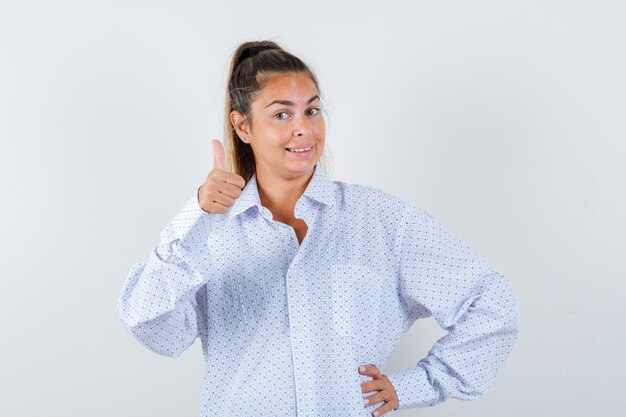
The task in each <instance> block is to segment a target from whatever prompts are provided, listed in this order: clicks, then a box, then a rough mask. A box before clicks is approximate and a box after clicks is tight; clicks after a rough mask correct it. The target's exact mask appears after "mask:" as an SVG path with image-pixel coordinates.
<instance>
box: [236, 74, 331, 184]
mask: <svg viewBox="0 0 626 417" xmlns="http://www.w3.org/2000/svg"><path fill="white" fill-rule="evenodd" d="M318 94H319V93H318V91H317V88H316V87H315V83H314V82H313V81H312V80H311V79H310V78H309V77H308V76H307V75H306V74H303V73H286V74H273V75H271V76H270V78H268V79H267V83H266V84H265V86H264V87H263V89H261V91H260V92H259V93H258V95H257V96H256V98H255V99H254V101H253V102H252V104H251V107H252V108H251V111H252V127H250V126H249V125H248V124H246V123H245V121H244V118H243V116H242V115H241V113H239V112H233V113H232V114H231V121H233V125H234V126H236V129H237V133H238V134H239V136H240V137H242V138H245V140H246V142H248V143H249V144H250V146H252V150H253V152H254V158H255V161H256V167H257V170H259V169H262V170H263V171H264V172H267V171H271V172H275V173H277V174H278V175H282V176H284V177H294V176H299V175H304V174H306V173H309V172H310V170H311V169H313V167H314V166H315V164H316V163H317V161H318V160H319V159H320V157H321V155H322V151H323V150H324V140H325V136H326V125H325V123H324V117H323V116H322V112H321V103H320V98H319V97H318ZM242 121H243V122H244V123H243V124H242V123H241V122H242ZM238 125H240V126H241V128H237V126H238ZM287 148H292V149H293V148H296V149H297V148H310V149H309V150H306V151H305V152H294V151H292V150H289V149H287ZM299 150H302V149H299Z"/></svg>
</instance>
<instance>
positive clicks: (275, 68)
mask: <svg viewBox="0 0 626 417" xmlns="http://www.w3.org/2000/svg"><path fill="white" fill-rule="evenodd" d="M320 100H321V95H320V89H319V85H318V82H317V79H316V77H315V76H314V74H313V73H312V72H311V70H310V69H309V68H308V67H307V66H306V65H305V64H304V63H303V62H302V61H301V60H300V59H298V58H297V57H295V56H294V55H292V54H290V53H288V52H287V51H285V50H283V49H282V48H281V47H280V46H278V45H277V44H276V43H274V42H271V41H261V42H246V43H244V44H242V45H240V46H239V48H237V50H236V51H235V53H234V55H233V57H232V63H231V67H230V73H229V78H228V87H227V94H226V106H225V116H226V120H225V136H226V137H225V145H226V152H224V150H223V149H222V145H221V142H220V141H219V140H214V141H213V143H212V144H213V150H214V164H213V169H212V170H211V172H210V173H209V175H208V177H207V179H206V181H205V182H204V183H203V184H202V185H201V186H200V187H199V188H198V190H195V191H194V193H193V196H191V197H190V198H189V200H188V201H187V203H186V204H185V206H184V207H183V208H182V209H181V210H180V212H179V213H178V214H177V215H176V216H175V217H174V219H173V220H172V221H171V222H170V223H169V224H168V225H167V227H166V228H165V230H164V231H163V232H162V233H161V240H160V243H159V244H158V245H157V246H156V247H155V248H154V249H153V250H152V252H151V254H150V256H149V258H148V259H147V260H146V261H144V262H139V263H136V264H134V265H133V266H132V268H131V270H130V273H129V275H128V277H127V279H126V282H125V284H124V288H123V290H122V293H121V295H120V299H119V305H118V310H117V313H118V315H119V317H120V319H121V320H122V321H123V323H124V324H125V326H127V328H128V329H129V330H130V331H131V332H132V334H133V335H134V336H135V337H136V338H137V339H138V340H139V341H140V342H141V343H142V344H144V345H145V346H146V347H148V348H149V349H151V350H152V351H154V352H157V353H159V354H162V355H166V356H172V357H177V356H179V355H180V354H181V353H182V352H183V351H185V350H186V349H187V348H188V347H189V346H190V345H191V344H192V343H193V342H194V340H195V339H196V338H197V337H198V338H200V340H201V342H202V348H203V352H204V356H205V360H206V375H205V379H204V391H203V396H202V416H203V417H204V416H243V415H245V416H322V415H324V416H357V415H366V416H367V415H374V416H382V415H385V414H388V413H389V412H390V411H392V410H395V409H398V408H411V407H424V406H431V405H434V404H438V403H440V402H442V401H444V400H446V399H447V398H458V399H466V400H467V399H473V398H476V397H478V396H480V395H481V394H482V393H483V392H485V390H486V389H487V388H488V385H489V384H490V382H491V381H492V380H493V378H494V377H495V375H496V373H497V371H498V370H499V369H500V368H501V367H502V364H503V362H504V361H505V359H506V358H507V357H508V355H509V353H510V351H511V349H512V346H513V344H514V342H515V340H516V337H517V331H518V330H517V329H518V327H517V326H518V318H519V305H518V302H517V300H516V298H515V296H514V295H513V292H512V289H511V286H510V285H509V283H508V281H507V280H506V279H505V278H504V277H503V276H502V274H500V273H499V272H497V271H495V270H494V269H493V268H492V267H491V266H490V265H489V264H487V263H486V262H484V261H483V260H482V259H481V258H480V257H479V256H478V255H477V254H476V253H475V252H474V251H472V250H471V249H470V248H469V247H468V246H466V245H465V244H464V243H463V242H462V241H461V240H459V239H458V238H457V237H456V236H454V235H453V234H451V233H450V232H449V231H447V229H446V228H445V227H444V226H443V225H442V224H441V223H440V222H439V221H438V220H437V219H436V218H435V217H434V216H432V215H431V214H429V213H427V212H425V211H424V210H422V209H419V208H417V207H415V206H413V205H412V204H410V203H408V202H406V201H404V200H403V199H401V198H399V197H396V196H394V195H392V194H390V193H387V192H385V191H383V190H380V189H377V188H374V187H371V186H367V185H360V184H349V183H345V182H341V181H334V180H331V179H329V178H328V177H327V176H326V174H325V173H324V171H323V169H322V161H321V160H323V159H324V158H323V154H324V145H325V139H326V138H325V121H324V117H323V113H322V109H321V101H320ZM226 163H227V164H228V166H226ZM430 316H432V317H433V318H434V319H435V320H436V321H437V323H438V324H439V325H440V326H441V327H442V328H443V329H445V330H447V331H448V334H447V335H446V336H444V337H443V338H441V339H440V340H438V341H437V342H436V343H435V344H434V346H433V347H432V349H431V350H430V351H429V353H428V355H427V356H426V357H425V358H423V359H421V360H420V361H419V362H418V363H417V364H416V366H415V367H413V368H409V369H405V370H401V371H397V372H391V373H389V374H385V373H383V372H382V371H381V367H382V365H383V364H384V363H385V362H386V360H387V358H388V356H389V355H390V353H391V352H392V351H393V350H394V348H395V347H396V345H397V343H398V342H399V341H400V339H401V338H402V337H403V335H404V334H405V333H406V331H407V330H408V329H409V328H410V327H411V325H412V324H413V323H414V322H415V321H416V320H417V319H420V318H425V317H430Z"/></svg>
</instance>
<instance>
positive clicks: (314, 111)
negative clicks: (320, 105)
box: [309, 109, 320, 114]
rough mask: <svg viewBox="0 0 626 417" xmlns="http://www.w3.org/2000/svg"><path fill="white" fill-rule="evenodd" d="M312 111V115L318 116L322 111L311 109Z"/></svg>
mask: <svg viewBox="0 0 626 417" xmlns="http://www.w3.org/2000/svg"><path fill="white" fill-rule="evenodd" d="M309 110H311V111H312V114H317V113H319V111H320V109H309Z"/></svg>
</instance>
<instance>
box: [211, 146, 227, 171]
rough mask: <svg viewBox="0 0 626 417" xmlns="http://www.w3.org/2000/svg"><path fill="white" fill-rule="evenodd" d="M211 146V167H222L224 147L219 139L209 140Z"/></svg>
mask: <svg viewBox="0 0 626 417" xmlns="http://www.w3.org/2000/svg"><path fill="white" fill-rule="evenodd" d="M211 145H212V146H213V169H216V168H218V169H224V148H223V147H222V142H220V140H219V139H213V140H211Z"/></svg>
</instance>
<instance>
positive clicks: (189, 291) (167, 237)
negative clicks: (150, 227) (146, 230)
mask: <svg viewBox="0 0 626 417" xmlns="http://www.w3.org/2000/svg"><path fill="white" fill-rule="evenodd" d="M211 215H212V214H211V213H207V212H205V211H203V210H202V209H201V208H200V206H199V204H198V199H197V194H196V193H194V196H193V197H192V198H190V199H189V200H188V201H187V203H186V204H185V205H184V207H183V208H182V209H181V210H180V211H179V212H178V214H177V215H176V216H175V217H174V219H173V220H172V221H171V222H170V223H169V224H168V225H167V227H166V228H165V230H163V231H162V232H161V235H160V237H161V240H160V243H159V244H158V245H157V246H156V247H155V248H154V249H153V250H152V252H151V253H150V256H149V258H148V259H147V260H146V261H144V262H139V263H135V264H133V265H132V267H131V269H130V272H129V274H128V277H127V278H126V282H125V283H124V286H123V289H122V292H121V294H120V296H119V300H118V305H117V311H116V313H117V315H118V317H119V318H120V320H121V321H122V322H123V323H124V325H125V326H126V328H127V329H128V330H129V331H130V332H131V333H132V334H133V336H135V337H136V338H137V339H138V340H139V341H140V342H141V343H142V344H143V345H144V346H146V347H147V348H149V349H150V350H152V351H154V352H156V353H159V354H161V355H165V356H172V357H177V356H179V355H180V354H181V353H182V352H183V351H185V350H186V349H187V348H188V347H189V346H191V344H193V342H194V340H195V339H196V337H198V336H199V335H202V334H203V332H205V331H206V330H205V328H206V318H205V312H206V287H205V284H206V281H207V277H206V272H204V271H205V270H204V267H205V266H206V264H207V259H206V258H207V256H208V251H207V247H206V233H207V230H209V221H210V218H209V216H211Z"/></svg>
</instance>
